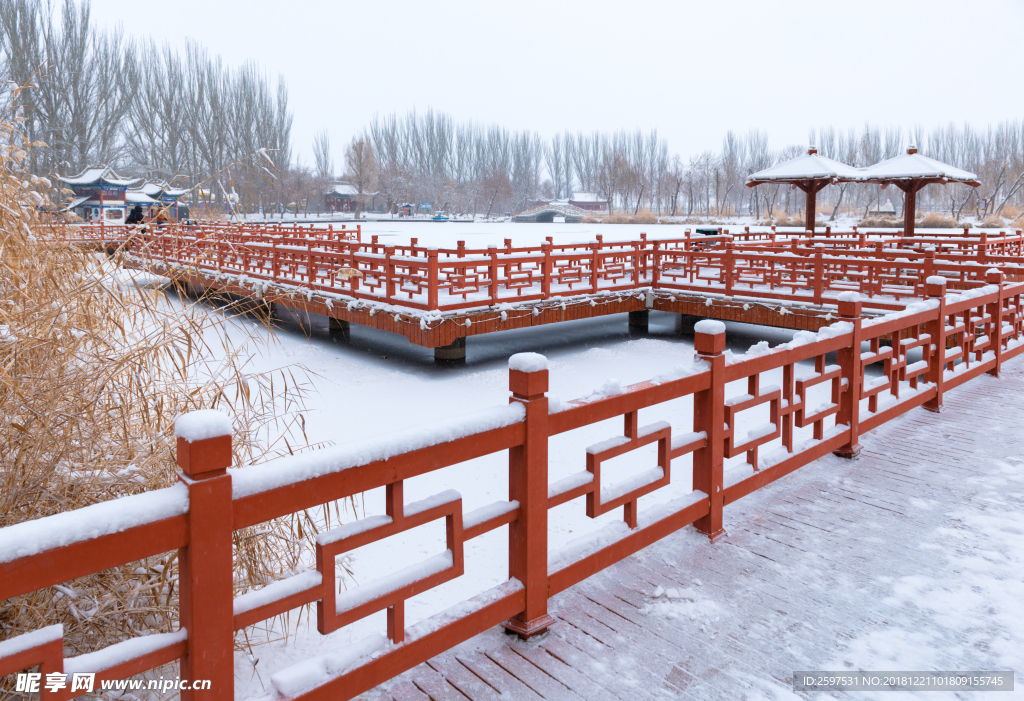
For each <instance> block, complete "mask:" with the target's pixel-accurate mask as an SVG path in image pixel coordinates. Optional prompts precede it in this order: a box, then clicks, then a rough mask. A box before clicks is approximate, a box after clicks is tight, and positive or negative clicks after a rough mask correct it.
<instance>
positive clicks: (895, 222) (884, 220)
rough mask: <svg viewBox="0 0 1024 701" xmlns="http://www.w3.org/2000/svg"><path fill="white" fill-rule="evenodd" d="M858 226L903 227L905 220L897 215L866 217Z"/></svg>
mask: <svg viewBox="0 0 1024 701" xmlns="http://www.w3.org/2000/svg"><path fill="white" fill-rule="evenodd" d="M857 226H858V227H860V228H864V227H878V228H882V229H902V228H903V220H902V219H897V218H895V217H864V218H863V219H861V220H860V222H858V224H857Z"/></svg>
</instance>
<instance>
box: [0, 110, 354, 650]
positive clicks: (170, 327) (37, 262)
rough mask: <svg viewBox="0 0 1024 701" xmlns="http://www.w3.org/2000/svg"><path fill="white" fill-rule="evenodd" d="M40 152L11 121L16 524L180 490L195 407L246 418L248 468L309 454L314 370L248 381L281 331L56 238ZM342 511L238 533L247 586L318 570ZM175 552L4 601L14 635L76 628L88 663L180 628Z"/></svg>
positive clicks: (10, 409) (0, 219)
mask: <svg viewBox="0 0 1024 701" xmlns="http://www.w3.org/2000/svg"><path fill="white" fill-rule="evenodd" d="M30 146H32V145H30V144H27V143H26V142H25V141H24V139H23V137H22V136H21V135H20V134H19V133H18V131H17V129H16V128H15V125H12V124H10V123H0V412H2V416H3V421H2V424H0V527H2V526H7V525H10V524H14V523H19V522H24V521H30V520H32V519H37V518H40V517H44V516H47V515H50V514H55V513H58V512H63V511H68V510H71V509H75V508H79V507H83V506H86V505H89V504H93V503H96V502H99V501H104V500H108V499H114V498H117V497H120V496H125V495H129V494H136V493H139V492H143V491H147V490H152V489H158V488H161V487H166V486H169V485H171V484H173V483H174V482H175V480H176V472H177V469H176V465H175V457H174V442H173V422H174V420H175V418H176V417H178V416H179V415H181V414H182V413H183V412H186V411H190V410H193V409H199V408H218V409H222V410H224V411H226V412H227V413H229V414H230V415H232V416H233V419H234V429H235V430H234V438H235V442H234V463H235V465H244V464H251V463H254V462H259V461H261V460H263V459H266V458H267V457H270V456H272V455H274V454H279V453H283V452H288V451H291V450H293V449H295V448H296V446H301V445H303V444H304V442H305V441H304V437H303V433H302V409H303V407H302V401H303V393H304V390H303V384H302V383H301V382H299V381H298V380H297V377H299V378H300V377H301V375H300V374H298V373H293V371H292V370H284V371H279V372H277V373H273V374H259V373H253V372H249V371H247V358H248V357H249V354H250V353H251V350H250V347H251V344H253V343H265V342H267V341H266V339H267V338H268V335H265V334H262V333H254V332H251V331H250V332H246V331H245V330H244V328H246V327H243V326H241V325H238V324H234V323H233V321H232V318H231V317H229V316H226V315H222V314H219V313H217V312H212V311H211V310H209V309H208V308H206V307H203V306H201V305H198V304H196V303H192V302H189V301H188V299H187V298H186V297H185V295H183V294H179V293H177V292H176V291H175V290H174V289H173V288H170V287H168V286H167V285H166V284H165V282H161V281H160V280H156V279H154V278H149V277H147V276H145V275H138V274H135V275H132V274H130V273H129V272H127V271H126V270H124V269H123V268H122V267H121V266H120V265H119V262H120V260H119V254H118V255H115V256H114V257H113V258H107V257H106V256H103V255H101V254H97V253H95V252H89V251H83V250H80V249H77V248H74V247H71V246H67V245H60V244H56V243H53V242H52V241H51V242H47V241H46V237H45V236H44V234H43V231H42V229H41V227H42V226H43V225H44V224H45V223H46V221H44V215H43V214H41V213H40V208H39V207H37V205H38V204H40V202H41V197H42V196H41V195H40V193H41V192H43V191H45V187H44V185H45V183H44V182H43V181H41V180H39V179H36V178H34V177H33V176H30V175H28V174H27V173H26V172H25V171H24V167H23V166H24V164H25V162H26V158H27V153H28V150H29V148H30ZM248 328H252V327H251V326H249V327H248ZM334 508H335V511H334V514H333V516H332V514H331V513H330V512H329V511H326V507H325V512H324V513H320V514H312V513H304V514H300V515H296V516H293V517H290V518H286V519H281V520H278V521H275V522H273V523H270V524H265V526H264V527H263V528H261V533H260V537H256V535H257V534H256V533H255V532H254V531H241V532H238V533H236V534H235V577H236V581H235V585H236V590H237V591H243V590H246V589H249V588H251V587H256V586H260V585H263V584H266V583H268V582H270V581H272V580H274V579H276V578H279V577H280V576H283V575H284V574H286V573H289V572H291V571H294V570H295V569H296V568H299V567H302V566H303V563H304V562H305V561H306V560H304V557H303V552H304V550H305V548H307V547H309V545H310V539H312V538H313V537H315V534H316V532H317V530H318V529H319V528H321V527H322V526H323V525H325V524H330V521H331V520H332V519H337V518H339V517H340V515H341V514H340V513H339V511H338V508H337V505H335V506H334ZM175 558H176V553H167V554H164V555H161V556H158V557H153V558H149V559H147V560H144V561H141V562H135V563H131V564H128V565H125V566H122V567H117V568H114V569H111V570H107V571H105V572H102V573H99V574H95V575H91V576H88V577H83V578H80V579H77V580H74V581H71V582H66V583H64V584H63V585H62V586H57V587H53V588H51V589H46V590H41V591H37V592H34V593H31V594H27V595H24V596H21V597H17V598H16V599H12V600H9V601H6V602H0V639H3V638H8V637H10V636H12V635H15V634H18V633H21V632H24V631H27V630H32V629H36V628H39V627H42V626H45V625H50V624H53V623H62V624H63V625H64V631H65V641H66V644H67V647H68V650H67V651H68V653H69V654H79V653H82V652H87V651H90V650H93V649H96V648H99V647H103V646H106V645H109V644H111V643H114V642H118V641H120V640H123V639H126V638H130V637H133V636H137V635H143V634H148V633H152V632H158V631H168V630H171V629H173V624H174V622H175V621H176V619H177V588H176V583H177V567H176V562H175Z"/></svg>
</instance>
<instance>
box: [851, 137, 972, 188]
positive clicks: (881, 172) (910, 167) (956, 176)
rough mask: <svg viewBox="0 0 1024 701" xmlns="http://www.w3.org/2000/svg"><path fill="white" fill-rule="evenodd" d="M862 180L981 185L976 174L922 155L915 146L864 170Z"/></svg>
mask: <svg viewBox="0 0 1024 701" xmlns="http://www.w3.org/2000/svg"><path fill="white" fill-rule="evenodd" d="M861 179H862V180H866V181H868V182H876V181H885V180H917V179H927V180H931V179H935V180H951V181H954V182H960V183H967V184H969V185H974V186H975V187H977V186H978V185H980V183H979V182H978V176H977V175H975V174H974V173H968V172H967V171H966V170H961V169H960V168H957V167H955V166H951V165H949V164H947V163H943V162H942V161H937V160H935V159H934V158H929V157H928V156H924V155H921V154H920V153H918V152H917V149H916V148H914V147H913V146H911V147H910V148H909V149H907V152H906V153H904V154H900V155H899V156H896V157H895V158H890V159H888V160H885V161H882V162H880V163H876V164H875V165H873V166H869V167H868V168H866V169H864V170H863V171H862V176H861Z"/></svg>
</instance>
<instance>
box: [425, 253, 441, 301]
mask: <svg viewBox="0 0 1024 701" xmlns="http://www.w3.org/2000/svg"><path fill="white" fill-rule="evenodd" d="M437 308H438V306H437V249H436V248H430V249H427V309H429V310H435V309H437Z"/></svg>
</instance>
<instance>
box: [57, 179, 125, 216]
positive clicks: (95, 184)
mask: <svg viewBox="0 0 1024 701" xmlns="http://www.w3.org/2000/svg"><path fill="white" fill-rule="evenodd" d="M58 178H59V180H60V183H61V185H63V186H64V187H66V188H68V189H70V190H71V191H72V193H73V199H72V201H71V203H70V204H69V205H68V206H67V210H68V211H71V212H73V213H75V214H77V215H78V216H80V217H81V218H82V220H83V221H87V222H90V221H91V222H104V223H106V224H123V223H124V220H125V217H126V216H127V215H128V212H127V205H128V202H127V191H128V188H130V187H133V186H137V185H138V184H139V183H141V182H142V178H122V177H121V176H119V175H118V174H117V173H115V172H114V170H113V169H112V168H109V167H107V166H100V167H97V168H86V169H85V170H83V171H82V172H81V173H79V174H78V175H73V176H69V177H65V176H63V175H62V176H58Z"/></svg>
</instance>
